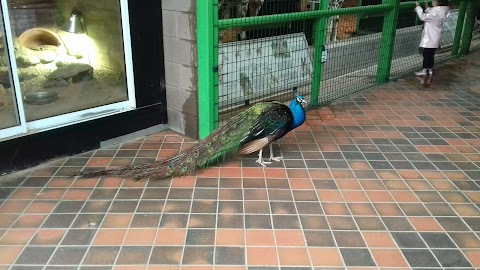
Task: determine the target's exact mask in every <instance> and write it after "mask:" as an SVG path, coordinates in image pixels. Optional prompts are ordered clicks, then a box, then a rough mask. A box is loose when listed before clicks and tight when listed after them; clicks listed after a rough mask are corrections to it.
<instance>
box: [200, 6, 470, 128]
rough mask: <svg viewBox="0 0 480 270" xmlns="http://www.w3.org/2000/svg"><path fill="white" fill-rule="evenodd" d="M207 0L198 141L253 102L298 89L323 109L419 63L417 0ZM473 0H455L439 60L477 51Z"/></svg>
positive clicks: (281, 96)
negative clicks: (415, 0) (324, 106)
mask: <svg viewBox="0 0 480 270" xmlns="http://www.w3.org/2000/svg"><path fill="white" fill-rule="evenodd" d="M207 2H208V3H209V5H208V7H200V6H198V7H197V8H198V20H199V23H200V22H202V21H204V22H206V23H207V22H208V24H206V25H205V26H203V27H202V28H199V31H198V44H199V45H198V46H199V51H201V52H202V53H201V54H199V70H200V73H199V100H200V102H199V104H200V105H199V106H200V107H199V110H200V137H205V136H206V135H208V134H209V132H211V131H212V130H213V129H214V128H215V127H217V126H218V125H222V124H223V123H224V122H225V120H226V119H228V118H230V117H232V116H233V115H235V114H236V113H237V111H238V110H240V109H244V108H245V107H247V106H250V105H251V104H254V103H256V102H259V101H264V100H272V99H275V100H279V101H287V100H289V99H290V98H291V96H292V94H291V93H292V89H293V88H298V90H299V91H300V92H301V94H302V95H304V96H305V97H306V99H307V100H309V101H310V103H311V106H312V107H316V106H320V105H323V104H328V103H330V102H333V101H335V100H336V99H338V98H341V97H344V96H346V95H351V94H353V93H356V92H358V91H361V90H363V89H366V88H369V87H372V86H374V85H377V84H380V83H385V82H387V81H389V80H391V79H396V78H398V77H400V76H403V75H405V74H407V73H409V72H412V71H413V70H415V69H419V68H421V62H422V56H421V55H420V54H419V52H418V44H419V41H420V35H421V31H422V22H421V21H420V20H418V18H417V17H416V14H415V13H414V11H413V10H414V7H415V2H413V1H412V2H403V1H401V2H400V1H395V0H384V1H383V2H382V1H379V0H363V1H362V0H349V1H347V0H345V1H343V0H328V1H306V0H209V1H207ZM474 3H477V2H476V0H475V1H472V0H464V1H460V2H451V4H450V8H451V14H450V16H449V18H448V20H447V22H446V23H445V25H444V30H443V37H442V40H441V48H440V49H439V50H438V51H437V54H436V60H437V61H442V60H445V59H448V58H450V57H453V56H455V55H457V54H459V52H460V53H462V54H465V53H468V51H469V50H470V49H476V48H478V47H479V46H478V44H479V43H480V40H479V39H478V33H476V32H473V39H472V38H471V37H472V31H473V28H474V27H473V26H474V25H473V20H472V14H473V13H472V12H473V11H474V10H475V8H476V6H475V4H474ZM422 5H423V3H422ZM430 6H431V4H430ZM204 52H205V53H204Z"/></svg>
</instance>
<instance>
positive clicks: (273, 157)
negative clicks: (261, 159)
mask: <svg viewBox="0 0 480 270" xmlns="http://www.w3.org/2000/svg"><path fill="white" fill-rule="evenodd" d="M282 158H283V157H282V156H279V157H275V156H273V146H272V144H270V161H272V160H273V161H280V160H282Z"/></svg>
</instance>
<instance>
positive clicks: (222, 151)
mask: <svg viewBox="0 0 480 270" xmlns="http://www.w3.org/2000/svg"><path fill="white" fill-rule="evenodd" d="M271 105H272V103H263V102H261V103H257V104H255V105H253V106H252V107H250V108H248V109H247V110H245V111H243V112H241V113H239V114H237V115H236V116H234V117H232V118H230V119H229V120H228V121H227V123H226V124H225V125H223V126H221V127H220V128H218V129H216V130H215V131H214V132H213V133H212V134H210V135H209V136H208V137H207V138H205V139H203V140H201V141H199V142H197V143H196V144H195V145H193V146H192V147H191V148H189V149H187V150H184V151H182V152H180V153H179V154H178V155H176V156H174V157H172V158H169V159H166V160H161V161H157V162H154V163H146V164H140V165H132V166H127V167H122V168H118V169H110V170H100V171H91V172H82V173H80V174H79V175H80V176H83V177H97V176H107V175H110V176H120V177H128V178H135V179H147V178H149V179H150V180H160V179H169V178H174V177H177V176H183V175H191V174H194V173H195V172H196V171H197V170H199V169H202V168H205V167H207V166H208V165H211V164H212V163H215V162H217V161H218V160H219V159H220V158H223V157H225V155H227V154H229V153H232V154H238V151H239V148H240V147H241V145H242V144H244V143H246V141H245V138H249V137H248V136H247V135H248V134H249V132H250V129H251V128H252V127H254V126H255V123H256V120H257V119H258V117H259V116H260V115H261V114H262V113H263V112H264V111H266V110H268V108H269V107H270V106H271ZM257 125H258V124H257Z"/></svg>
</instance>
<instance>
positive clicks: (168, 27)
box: [162, 0, 198, 138]
mask: <svg viewBox="0 0 480 270" xmlns="http://www.w3.org/2000/svg"><path fill="white" fill-rule="evenodd" d="M195 7H196V2H195V0H162V10H163V11H162V16H163V44H164V49H165V80H166V88H167V107H168V109H167V111H168V123H169V125H170V128H171V129H172V130H175V131H177V132H180V133H183V134H185V135H187V136H189V137H192V138H198V103H197V98H198V91H197V81H198V79H197V45H196V44H197V43H196V15H195V14H196V13H195V9H196V8H195Z"/></svg>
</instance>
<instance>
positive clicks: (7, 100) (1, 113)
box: [0, 13, 20, 129]
mask: <svg viewBox="0 0 480 270" xmlns="http://www.w3.org/2000/svg"><path fill="white" fill-rule="evenodd" d="M2 14H3V13H2ZM2 14H0V35H1V36H2V37H1V39H2V42H0V129H4V128H9V127H13V126H18V125H19V124H20V121H19V117H18V110H17V103H16V102H15V100H16V99H15V91H14V88H13V81H12V73H11V68H10V62H9V58H8V50H7V42H6V39H5V27H4V23H3V15H2Z"/></svg>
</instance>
